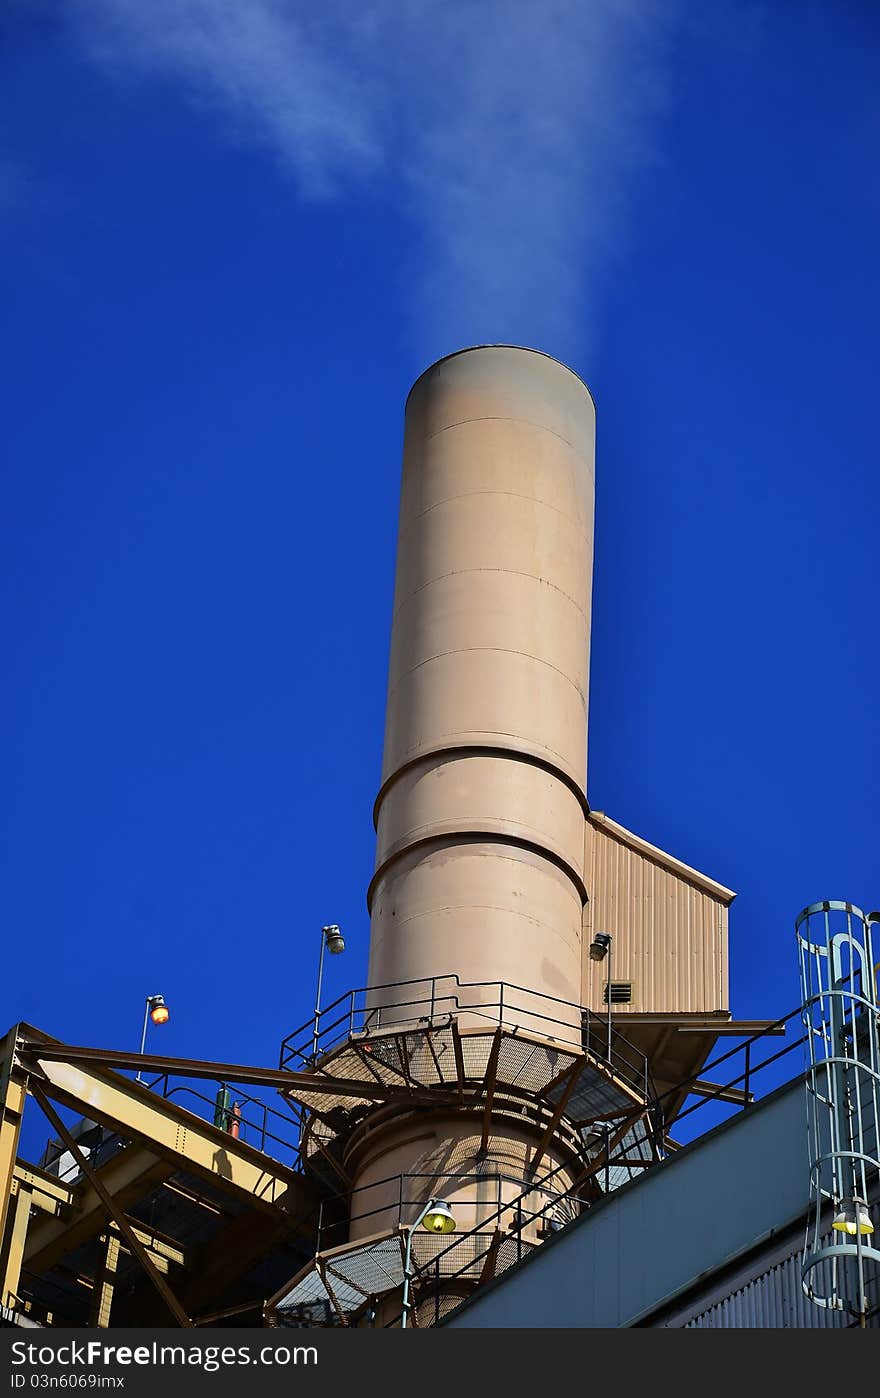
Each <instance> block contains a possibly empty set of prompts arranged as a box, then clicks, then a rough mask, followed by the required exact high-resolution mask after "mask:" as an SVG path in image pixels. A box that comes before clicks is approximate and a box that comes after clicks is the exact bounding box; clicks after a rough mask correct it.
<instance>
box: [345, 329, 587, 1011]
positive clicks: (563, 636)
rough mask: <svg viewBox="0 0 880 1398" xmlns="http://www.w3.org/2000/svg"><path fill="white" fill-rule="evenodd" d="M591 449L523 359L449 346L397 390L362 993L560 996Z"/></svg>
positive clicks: (571, 881) (574, 871) (578, 868)
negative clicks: (447, 987) (372, 869)
mask: <svg viewBox="0 0 880 1398" xmlns="http://www.w3.org/2000/svg"><path fill="white" fill-rule="evenodd" d="M594 438H595V413H594V409H593V403H592V399H591V398H590V395H589V392H588V391H587V389H586V388H585V386H584V385H583V383H582V382H581V381H580V379H578V378H577V377H576V375H575V374H573V373H572V372H571V370H569V369H567V368H565V366H564V365H562V364H560V363H558V362H557V361H556V360H554V359H551V358H549V357H548V356H546V355H543V354H540V353H537V352H535V351H532V350H524V349H517V348H514V347H510V346H498V345H495V346H485V347H480V348H476V349H471V350H464V351H461V352H460V353H458V354H455V355H452V356H450V357H449V358H447V359H444V360H441V361H440V362H439V363H438V364H435V365H434V366H433V367H432V368H430V369H428V370H427V372H426V373H425V374H423V375H422V377H421V378H420V379H419V380H418V381H417V383H416V385H415V387H414V388H413V390H412V393H411V394H410V397H409V400H408V403H407V410H406V430H405V439H404V461H403V481H402V488H401V506H400V526H399V535H398V555H397V578H396V587H395V599H394V620H393V629H392V643H391V662H390V674H389V685H388V707H387V720H386V730H385V754H384V764H383V781H382V788H381V790H380V793H379V796H378V799H377V802H376V823H377V831H378V841H377V861H376V874H375V876H374V879H373V883H372V885H371V889H370V905H371V912H372V933H371V956H370V983H371V985H378V984H381V983H384V982H394V981H400V980H404V979H410V978H414V977H421V976H431V975H435V974H437V975H443V974H445V973H447V972H456V973H457V974H458V975H459V976H460V977H461V978H462V980H470V981H478V980H493V981H505V982H508V983H511V984H519V985H524V986H528V987H530V988H533V989H534V990H537V991H540V992H543V993H544V994H548V995H553V996H557V997H559V998H561V999H565V1000H571V1001H577V1000H579V996H580V935H581V923H582V907H583V901H584V898H585V887H584V881H583V820H584V812H585V810H586V798H585V794H584V792H585V781H586V730H587V685H588V675H589V636H590V596H591V575H592V560H593V453H594Z"/></svg>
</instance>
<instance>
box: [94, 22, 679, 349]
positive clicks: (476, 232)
mask: <svg viewBox="0 0 880 1398" xmlns="http://www.w3.org/2000/svg"><path fill="white" fill-rule="evenodd" d="M677 9H678V6H677V4H676V3H675V0H589V3H587V0H520V3H517V0H411V3H406V0H372V3H371V0H363V3H361V4H355V3H353V0H324V3H323V4H322V5H320V6H315V5H313V4H311V3H308V4H307V3H304V0H150V3H149V4H145V3H144V0H76V3H75V4H74V5H73V6H72V7H71V9H70V10H69V11H68V13H71V14H72V15H73V16H74V17H75V19H76V21H77V24H78V30H79V34H80V36H81V40H82V42H84V44H85V45H86V46H87V48H88V51H89V53H90V54H91V56H92V57H93V58H94V59H95V60H96V61H97V62H99V63H100V64H101V65H102V66H103V67H104V68H105V69H107V70H109V71H111V72H113V73H115V74H117V75H123V74H126V75H127V74H130V73H131V72H132V71H140V72H141V73H142V74H148V75H154V76H161V77H163V78H165V79H172V80H175V81H177V82H179V83H181V84H183V85H184V88H185V90H186V91H187V93H188V94H189V96H190V97H191V99H192V100H193V101H195V102H198V103H199V104H202V105H204V104H212V105H213V106H214V107H215V108H216V109H217V110H218V112H219V113H220V114H221V116H222V122H223V125H224V126H225V129H226V131H227V133H228V134H229V135H231V136H233V135H234V136H235V138H236V139H239V140H241V139H246V140H252V141H257V142H260V143H261V144H262V145H264V146H265V147H268V148H269V149H270V150H271V151H273V152H274V153H275V155H276V156H277V158H278V160H279V161H280V162H281V164H282V166H283V167H284V169H285V171H286V172H288V173H290V174H292V175H293V176H294V178H296V179H297V180H298V182H299V185H300V188H301V190H302V193H303V195H304V196H305V197H307V198H332V197H341V196H349V194H350V192H351V191H352V190H353V189H355V188H356V187H358V186H360V187H363V185H364V183H365V182H370V181H374V182H375V181H378V180H381V181H382V189H383V190H387V191H388V192H389V194H390V197H393V198H395V199H396V200H398V201H399V213H400V215H401V216H402V217H404V218H406V219H407V220H409V221H410V223H411V225H412V229H413V231H414V234H415V237H414V238H413V237H410V238H408V239H407V240H406V242H407V245H409V246H414V248H415V251H414V252H411V253H410V254H409V261H408V264H407V268H406V279H407V285H406V286H405V288H404V291H405V294H406V295H407V296H408V297H409V299H410V302H411V305H412V307H413V313H414V322H415V325H414V329H415V333H416V338H417V339H418V341H419V348H420V351H421V352H422V353H423V354H425V355H435V354H440V353H443V352H446V351H447V350H449V349H453V348H456V347H458V346H459V345H461V344H465V343H474V342H475V341H487V340H511V341H518V342H523V343H531V344H537V345H539V346H540V347H542V348H546V349H549V350H550V351H551V352H555V353H561V354H571V353H572V351H573V348H574V347H575V346H581V347H582V346H583V344H584V338H585V337H584V322H585V318H586V317H588V315H589V309H590V306H591V301H592V294H593V290H594V287H595V284H596V280H597V277H598V275H599V273H600V271H601V270H602V268H603V267H604V266H606V265H607V261H608V259H609V257H611V256H613V254H614V251H615V248H616V247H617V245H618V244H619V241H620V238H621V237H622V235H623V232H624V229H625V226H626V218H625V215H626V195H627V190H628V188H630V186H631V182H632V177H633V174H634V173H635V171H637V170H638V169H639V168H640V166H641V165H642V164H643V162H644V161H645V160H647V159H650V158H651V157H652V152H653V140H652V127H653V124H654V121H655V118H656V115H657V113H658V111H659V110H660V109H661V108H662V105H663V102H664V100H665V90H666V84H665V78H664V73H665V67H666V58H667V51H668V47H669V41H670V36H671V25H672V23H673V20H674V17H675V14H676V12H677Z"/></svg>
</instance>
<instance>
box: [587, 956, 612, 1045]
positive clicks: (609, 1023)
mask: <svg viewBox="0 0 880 1398" xmlns="http://www.w3.org/2000/svg"><path fill="white" fill-rule="evenodd" d="M613 940H614V939H613V937H612V936H611V933H610V932H597V933H596V934H595V936H594V937H593V940H592V942H591V943H590V960H591V961H604V960H605V957H606V956H607V957H608V981H607V986H608V989H607V991H606V994H607V996H608V1063H609V1066H610V1064H611V943H612V941H613Z"/></svg>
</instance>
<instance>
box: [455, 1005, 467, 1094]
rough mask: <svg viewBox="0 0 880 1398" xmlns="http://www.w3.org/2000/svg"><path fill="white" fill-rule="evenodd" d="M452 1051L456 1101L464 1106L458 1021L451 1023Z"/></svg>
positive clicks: (461, 1051) (462, 1051) (461, 1050)
mask: <svg viewBox="0 0 880 1398" xmlns="http://www.w3.org/2000/svg"><path fill="white" fill-rule="evenodd" d="M452 1051H453V1053H454V1054H455V1071H456V1073H457V1074H458V1084H457V1085H458V1101H459V1103H460V1104H461V1105H462V1106H463V1105H464V1084H465V1072H464V1049H463V1048H462V1044H461V1033H460V1031H459V1028H458V1020H457V1019H454V1020H453V1021H452Z"/></svg>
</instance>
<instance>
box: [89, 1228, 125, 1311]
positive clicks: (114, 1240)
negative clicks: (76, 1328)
mask: <svg viewBox="0 0 880 1398" xmlns="http://www.w3.org/2000/svg"><path fill="white" fill-rule="evenodd" d="M121 1249H122V1244H121V1242H120V1240H119V1238H118V1236H117V1235H116V1234H115V1233H108V1234H107V1236H106V1237H105V1238H104V1246H103V1250H102V1253H101V1263H100V1266H99V1268H98V1273H97V1276H96V1277H95V1283H94V1290H93V1292H92V1304H91V1309H90V1311H89V1325H94V1326H97V1327H98V1328H99V1329H102V1330H106V1328H107V1326H108V1325H109V1324H110V1307H111V1306H112V1304H113V1288H114V1287H115V1285H116V1273H117V1271H118V1269H119V1253H120V1251H121Z"/></svg>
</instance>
